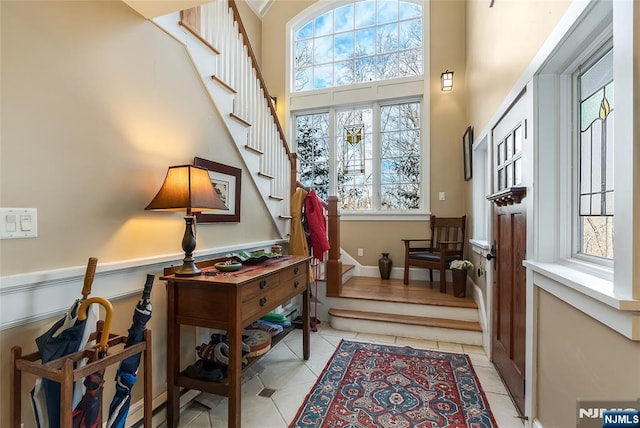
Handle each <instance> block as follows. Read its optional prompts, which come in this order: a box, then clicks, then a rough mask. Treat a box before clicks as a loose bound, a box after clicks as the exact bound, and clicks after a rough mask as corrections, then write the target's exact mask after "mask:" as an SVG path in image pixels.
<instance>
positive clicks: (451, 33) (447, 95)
mask: <svg viewBox="0 0 640 428" xmlns="http://www.w3.org/2000/svg"><path fill="white" fill-rule="evenodd" d="M314 3H316V1H311V0H309V1H275V2H274V3H273V5H272V6H271V7H270V8H269V10H268V12H267V14H266V16H265V17H264V18H263V22H262V28H263V32H262V49H263V53H264V54H265V56H264V58H263V64H262V70H263V73H264V75H265V79H266V81H267V85H268V86H269V91H270V92H271V93H272V95H276V96H277V97H278V100H281V99H284V94H285V85H286V80H285V75H286V73H285V71H286V69H285V66H286V62H285V61H286V57H285V51H286V49H288V46H287V40H288V37H287V35H286V29H285V25H286V23H287V22H289V21H290V20H292V19H293V18H294V17H295V16H296V15H298V14H299V13H300V12H302V11H303V10H305V9H306V8H307V7H309V6H311V5H313V4H314ZM430 15H431V16H430V24H429V25H430V27H429V28H430V31H429V37H430V50H431V55H430V58H429V60H428V61H425V63H426V64H429V71H430V73H431V79H430V81H429V82H428V86H429V88H430V91H431V98H430V103H429V104H430V106H429V108H430V110H431V116H430V122H431V124H430V126H431V128H430V134H429V135H430V144H431V152H430V156H431V162H430V166H431V171H430V180H431V194H430V195H429V198H430V203H431V212H433V213H434V214H436V215H440V216H454V215H455V216H458V215H463V214H465V203H464V188H463V183H464V180H463V179H462V135H463V134H464V131H465V129H466V126H467V125H466V124H467V119H466V117H465V115H466V90H465V85H464V80H465V78H464V76H465V69H464V68H465V67H464V58H465V3H464V2H463V1H432V2H430ZM267 52H268V56H266V54H267ZM445 69H449V70H455V73H456V74H455V79H456V84H455V86H454V90H453V91H452V92H441V91H440V74H441V73H442V72H443V71H444V70H445ZM278 104H279V107H278V114H279V117H280V120H281V121H282V123H283V124H284V123H287V122H288V117H285V116H284V108H281V107H280V101H279V102H278ZM285 129H286V128H285ZM438 192H445V195H446V200H445V201H439V200H438ZM340 228H341V235H342V236H341V246H342V248H343V249H344V250H345V251H346V252H347V253H349V254H350V255H351V256H353V257H354V258H356V259H357V260H358V261H359V262H360V263H361V264H363V265H366V266H372V265H376V264H377V260H378V258H379V257H380V254H379V253H380V252H382V251H385V252H387V251H388V252H389V253H390V254H391V258H392V259H393V260H394V265H395V266H400V265H401V264H402V261H403V249H402V248H403V247H402V243H401V241H400V239H402V238H410V237H413V236H415V237H425V236H428V233H429V232H428V230H429V225H428V223H426V222H389V221H382V222H380V221H342V222H341V225H340ZM357 248H363V249H364V254H365V255H364V256H363V257H357Z"/></svg>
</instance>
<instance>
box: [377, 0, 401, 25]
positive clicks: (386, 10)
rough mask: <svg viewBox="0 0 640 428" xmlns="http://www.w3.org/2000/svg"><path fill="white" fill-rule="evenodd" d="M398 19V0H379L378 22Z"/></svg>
mask: <svg viewBox="0 0 640 428" xmlns="http://www.w3.org/2000/svg"><path fill="white" fill-rule="evenodd" d="M397 20H398V2H397V1H396V0H378V24H381V23H385V22H391V21H397Z"/></svg>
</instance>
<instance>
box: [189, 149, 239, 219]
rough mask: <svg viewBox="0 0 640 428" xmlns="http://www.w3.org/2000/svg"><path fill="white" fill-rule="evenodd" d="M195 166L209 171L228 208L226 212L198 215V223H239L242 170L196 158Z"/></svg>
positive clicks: (219, 194)
mask: <svg viewBox="0 0 640 428" xmlns="http://www.w3.org/2000/svg"><path fill="white" fill-rule="evenodd" d="M193 164H194V165H195V166H199V167H201V168H205V169H206V170H207V171H209V179H210V180H211V184H212V185H213V188H214V189H215V191H216V193H217V194H218V197H219V198H220V200H221V201H222V203H223V204H225V205H226V206H227V208H228V209H227V210H226V211H202V212H199V213H196V220H198V223H221V222H227V223H239V222H240V189H241V188H242V170H241V169H239V168H234V167H232V166H228V165H224V164H221V163H218V162H213V161H210V160H207V159H202V158H198V157H196V158H194V159H193Z"/></svg>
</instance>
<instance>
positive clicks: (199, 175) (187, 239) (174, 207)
mask: <svg viewBox="0 0 640 428" xmlns="http://www.w3.org/2000/svg"><path fill="white" fill-rule="evenodd" d="M184 209H186V211H187V215H186V216H185V217H184V220H185V223H186V229H185V231H184V236H183V238H182V249H183V250H184V259H183V262H182V266H181V267H179V268H177V269H176V270H175V275H176V276H198V275H200V269H198V268H197V267H196V264H195V262H194V261H193V250H195V248H196V238H195V218H194V216H193V213H194V212H199V211H208V210H212V209H213V210H228V209H229V208H227V207H226V206H225V204H224V203H223V202H222V201H221V200H220V197H219V196H218V193H217V192H216V190H215V189H214V188H213V184H211V179H210V178H209V172H208V171H207V170H206V169H204V168H200V167H197V166H193V165H178V166H170V167H169V170H168V171H167V176H166V177H165V179H164V183H162V187H161V188H160V190H159V191H158V194H157V195H156V196H155V197H154V198H153V200H152V201H151V202H150V203H149V205H147V207H146V208H145V210H161V211H182V210H184Z"/></svg>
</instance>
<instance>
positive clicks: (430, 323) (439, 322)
mask: <svg viewBox="0 0 640 428" xmlns="http://www.w3.org/2000/svg"><path fill="white" fill-rule="evenodd" d="M329 315H331V316H336V317H340V318H350V319H360V320H367V321H381V322H392V323H396V324H411V325H418V326H423V327H440V328H451V329H456V330H468V331H479V332H481V331H482V327H481V326H480V324H479V323H477V322H473V321H460V320H451V319H445V318H432V317H418V316H414V315H397V314H385V313H381V312H365V311H351V310H345V309H333V308H332V309H329Z"/></svg>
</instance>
